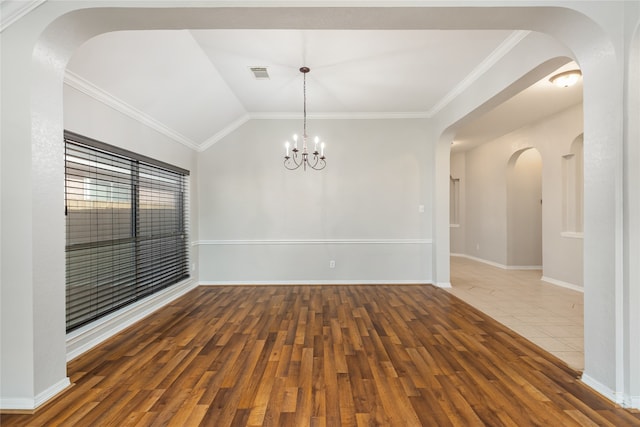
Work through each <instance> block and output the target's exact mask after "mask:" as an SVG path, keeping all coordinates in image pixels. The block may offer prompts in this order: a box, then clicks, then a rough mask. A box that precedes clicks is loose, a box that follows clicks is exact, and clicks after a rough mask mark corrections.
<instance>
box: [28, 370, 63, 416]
mask: <svg viewBox="0 0 640 427" xmlns="http://www.w3.org/2000/svg"><path fill="white" fill-rule="evenodd" d="M70 386H71V381H69V377H64V378H63V379H61V380H60V381H58V382H57V383H55V384H53V385H52V386H51V387H49V388H47V389H46V390H44V391H43V392H41V393H38V394H37V395H36V398H35V407H34V408H33V409H37V408H38V407H40V405H42V404H44V403H46V402H48V401H49V400H50V399H53V398H54V397H55V396H57V395H58V394H60V393H62V392H63V391H65V390H66V389H67V387H70Z"/></svg>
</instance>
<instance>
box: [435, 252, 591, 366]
mask: <svg viewBox="0 0 640 427" xmlns="http://www.w3.org/2000/svg"><path fill="white" fill-rule="evenodd" d="M541 276H542V272H541V271H540V270H503V269H501V268H497V267H493V266H491V265H488V264H484V263H481V262H478V261H474V260H470V259H467V258H463V257H457V256H453V257H451V285H452V288H451V289H447V291H449V292H450V293H451V294H453V295H455V296H457V297H458V298H460V299H462V300H463V301H465V302H467V303H469V304H471V305H472V306H474V307H476V308H477V309H479V310H481V311H482V312H484V313H486V314H487V315H489V316H491V317H492V318H494V319H496V320H497V321H499V322H501V323H502V324H503V325H505V326H507V327H508V328H510V329H512V330H513V331H515V332H517V333H518V334H520V335H522V336H523V337H525V338H527V339H528V340H529V341H532V342H534V343H535V344H537V345H539V346H540V347H542V348H543V349H545V350H547V351H548V352H549V353H552V354H554V355H555V356H556V357H558V358H560V359H561V360H563V361H564V362H566V363H567V364H568V365H569V366H570V367H572V368H574V369H577V370H580V371H582V370H583V369H584V330H583V325H584V317H583V313H584V309H583V294H582V293H581V292H577V291H573V290H570V289H566V288H562V287H560V286H556V285H552V284H549V283H546V282H543V281H541V280H540V277H541Z"/></svg>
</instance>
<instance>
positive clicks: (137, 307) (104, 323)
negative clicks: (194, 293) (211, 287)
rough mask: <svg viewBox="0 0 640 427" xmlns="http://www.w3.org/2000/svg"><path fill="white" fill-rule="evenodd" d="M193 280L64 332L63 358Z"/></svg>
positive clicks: (142, 314)
mask: <svg viewBox="0 0 640 427" xmlns="http://www.w3.org/2000/svg"><path fill="white" fill-rule="evenodd" d="M197 285H198V284H197V282H196V281H194V280H185V281H184V282H181V283H178V284H177V285H174V286H171V287H169V288H167V289H164V290H162V291H160V292H158V293H156V294H153V295H151V296H149V297H147V298H145V299H143V300H142V301H139V302H136V303H134V304H131V305H129V306H127V307H125V308H123V309H121V310H118V311H116V312H114V313H112V314H110V315H108V316H105V317H103V318H102V319H99V320H96V321H95V322H93V323H90V324H88V325H86V326H83V327H82V328H79V329H77V330H75V331H72V332H70V333H69V334H67V362H68V361H70V360H73V359H74V358H76V357H78V356H80V355H81V354H82V353H84V352H86V351H88V350H90V349H92V348H93V347H95V346H96V345H98V344H100V343H101V342H103V341H105V340H106V339H108V338H110V337H112V336H114V335H115V334H117V333H118V332H120V331H122V330H123V329H125V328H127V327H129V326H131V325H133V324H134V323H136V322H137V321H139V320H141V319H142V318H144V317H146V316H148V315H149V314H151V313H153V312H154V311H156V310H158V309H159V308H161V307H164V306H165V305H167V304H169V303H170V302H171V301H173V300H175V299H176V298H178V297H180V296H182V295H184V294H186V293H187V292H189V291H190V290H192V289H195V288H196V287H197Z"/></svg>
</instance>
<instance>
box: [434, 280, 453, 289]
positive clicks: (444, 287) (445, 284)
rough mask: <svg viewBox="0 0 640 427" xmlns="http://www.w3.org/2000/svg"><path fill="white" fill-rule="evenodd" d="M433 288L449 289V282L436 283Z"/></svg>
mask: <svg viewBox="0 0 640 427" xmlns="http://www.w3.org/2000/svg"><path fill="white" fill-rule="evenodd" d="M435 286H437V287H439V288H443V289H448V288H451V282H437V283H436V284H435Z"/></svg>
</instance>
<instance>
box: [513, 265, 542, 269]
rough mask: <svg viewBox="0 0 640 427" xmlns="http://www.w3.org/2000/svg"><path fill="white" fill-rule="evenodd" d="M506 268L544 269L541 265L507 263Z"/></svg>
mask: <svg viewBox="0 0 640 427" xmlns="http://www.w3.org/2000/svg"><path fill="white" fill-rule="evenodd" d="M505 270H542V266H541V265H507V266H505Z"/></svg>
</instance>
